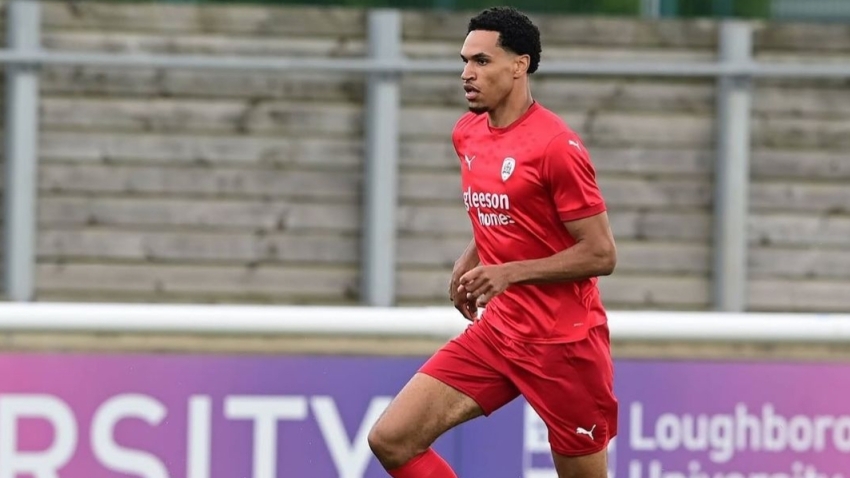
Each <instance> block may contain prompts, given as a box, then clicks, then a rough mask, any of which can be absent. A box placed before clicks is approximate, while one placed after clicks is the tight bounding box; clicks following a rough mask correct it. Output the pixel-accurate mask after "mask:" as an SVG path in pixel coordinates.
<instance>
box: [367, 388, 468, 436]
mask: <svg viewBox="0 0 850 478" xmlns="http://www.w3.org/2000/svg"><path fill="white" fill-rule="evenodd" d="M482 413H483V411H482V409H481V407H480V406H479V405H478V403H476V402H475V400H473V399H472V398H470V397H469V396H467V395H465V394H463V393H462V392H460V391H458V390H457V389H454V388H452V387H450V386H448V385H446V384H445V383H443V382H441V381H439V380H437V379H436V378H434V377H432V376H430V375H426V374H424V373H421V372H419V373H416V374H415V375H413V377H412V378H411V379H410V381H409V382H408V383H407V384H406V385H405V386H404V388H402V389H401V391H400V392H399V393H398V395H396V396H395V398H394V399H393V400H392V401H391V402H390V404H389V406H387V409H386V410H385V411H384V413H383V414H382V415H381V417H380V418H379V419H378V421H377V422H376V423H375V426H374V427H373V429H372V441H373V442H377V443H378V444H383V445H389V446H392V445H393V444H405V445H409V446H411V447H413V448H417V449H418V448H427V447H428V446H429V445H430V444H431V443H433V442H434V441H435V440H436V439H437V438H439V436H440V435H442V434H443V433H445V432H446V431H447V430H449V429H451V428H452V427H454V426H457V425H459V424H461V423H463V422H466V421H469V420H471V419H473V418H475V417H478V416H480V415H481V414H482Z"/></svg>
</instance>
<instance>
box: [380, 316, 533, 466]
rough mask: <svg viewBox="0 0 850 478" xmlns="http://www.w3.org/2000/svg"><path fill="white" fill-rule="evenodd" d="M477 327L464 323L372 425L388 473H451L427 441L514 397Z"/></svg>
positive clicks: (509, 385) (382, 462)
mask: <svg viewBox="0 0 850 478" xmlns="http://www.w3.org/2000/svg"><path fill="white" fill-rule="evenodd" d="M481 329H482V328H480V327H478V326H477V325H473V326H470V327H468V328H467V329H466V331H465V332H464V333H463V334H461V335H460V336H459V337H457V338H456V339H454V340H452V341H450V342H449V343H448V344H446V345H445V346H444V347H442V348H441V349H440V350H439V351H438V352H437V353H435V354H434V356H433V357H431V358H430V359H429V360H428V361H427V362H426V363H425V364H424V365H423V366H422V368H421V369H420V370H419V373H416V374H415V375H414V376H413V378H411V380H410V381H409V382H408V383H407V385H405V386H404V388H403V389H402V390H401V392H399V394H398V395H397V396H396V397H395V398H394V399H393V401H392V402H391V403H390V405H389V406H388V407H387V409H386V410H385V411H384V413H383V414H382V415H381V417H380V418H379V419H378V421H377V422H376V423H375V425H374V426H373V427H372V430H371V432H370V433H369V446H370V447H371V448H372V451H373V453H374V454H375V456H376V457H377V458H378V461H380V463H381V465H382V466H383V467H384V469H386V470H388V471H389V472H390V474H391V475H392V476H395V477H405V478H407V477H410V478H420V477H422V478H425V477H428V478H432V477H433V478H442V477H443V476H446V477H453V476H455V475H454V473H453V472H451V469H450V468H449V467H448V465H446V464H445V462H444V461H443V460H442V459H441V458H440V457H439V456H438V455H436V453H434V452H433V450H432V449H431V448H430V447H431V445H432V444H433V442H434V441H436V440H437V438H439V437H440V435H442V434H443V433H445V432H446V431H448V430H449V429H451V428H453V427H455V426H457V425H459V424H461V423H463V422H466V421H468V420H471V419H473V418H475V417H478V416H480V415H482V414H483V415H489V414H490V413H492V412H493V411H495V410H496V409H498V408H500V407H501V406H502V405H504V404H506V403H508V402H509V401H511V400H513V399H514V398H516V397H517V396H518V394H519V391H518V390H517V389H516V388H515V387H514V386H513V385H512V384H511V383H510V382H508V381H507V379H506V377H505V376H504V375H502V374H500V373H498V372H497V371H496V370H495V369H493V368H492V367H491V366H490V365H489V364H490V363H492V362H491V359H490V357H491V356H492V355H493V353H494V352H493V350H492V348H491V347H490V346H489V344H488V343H487V341H486V338H485V337H483V334H482V333H481V332H482V331H481ZM429 469H433V470H438V471H437V472H431V471H429Z"/></svg>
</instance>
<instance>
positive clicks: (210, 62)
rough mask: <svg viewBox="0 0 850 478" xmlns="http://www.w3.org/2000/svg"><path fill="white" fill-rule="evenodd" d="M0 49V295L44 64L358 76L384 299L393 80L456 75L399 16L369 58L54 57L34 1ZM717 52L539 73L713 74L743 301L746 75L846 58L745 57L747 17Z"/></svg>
mask: <svg viewBox="0 0 850 478" xmlns="http://www.w3.org/2000/svg"><path fill="white" fill-rule="evenodd" d="M7 12H8V17H7V18H8V20H7V21H8V23H9V25H10V27H9V28H8V30H7V35H8V45H9V46H8V48H7V49H5V50H0V63H5V64H6V65H7V68H6V85H7V91H6V103H5V108H6V111H5V115H6V136H5V137H6V142H5V147H6V166H7V174H6V189H5V195H6V196H5V205H4V206H5V210H6V216H5V217H6V224H5V226H6V231H5V233H6V242H5V251H4V253H5V257H4V262H3V267H4V274H3V275H4V279H5V292H6V296H7V298H8V299H10V300H13V301H28V300H32V298H33V291H34V281H33V277H34V276H33V270H34V262H35V251H34V248H35V211H36V209H35V201H36V197H37V191H36V170H37V169H36V165H37V163H38V151H37V144H38V140H37V133H38V124H39V122H38V82H39V73H38V69H39V67H41V66H46V65H78V66H81V65H88V66H121V67H129V68H132V67H155V68H178V67H179V68H181V69H187V68H190V69H215V70H242V71H244V70H253V71H276V72H281V73H282V74H286V73H287V72H291V71H321V72H326V73H352V72H355V73H362V74H364V75H368V89H367V94H366V103H367V104H366V108H365V112H366V122H365V132H364V136H365V138H364V139H365V142H366V158H365V163H364V164H365V171H364V172H365V174H364V178H365V181H364V184H363V195H364V204H363V212H364V214H363V216H364V219H365V224H364V227H363V241H362V242H363V262H362V264H363V266H362V268H361V271H362V287H361V298H362V302H363V303H364V304H367V305H372V306H389V305H392V304H393V303H394V300H395V290H394V284H395V272H396V271H395V251H396V247H395V242H396V238H395V235H396V225H395V222H396V221H395V210H396V205H397V201H398V198H397V178H398V155H399V141H400V138H399V130H398V118H399V116H400V108H401V100H400V95H399V88H400V86H399V85H400V75H401V74H404V73H419V74H453V75H456V74H459V71H460V68H461V65H460V64H459V63H458V62H455V61H433V60H412V59H408V58H405V57H404V56H403V55H402V54H401V44H402V35H401V34H402V32H401V29H402V27H401V24H402V23H401V15H400V12H399V11H397V10H381V9H378V10H371V11H370V12H369V16H368V23H369V25H368V45H369V55H368V57H366V58H360V59H357V58H351V59H309V58H276V57H269V58H266V57H250V58H247V57H225V56H187V55H147V54H132V55H127V54H108V53H80V52H57V51H49V50H44V49H42V48H41V46H40V32H39V26H40V24H41V10H40V5H39V3H38V2H37V1H35V0H11V1H10V2H9V4H8V10H7ZM719 35H720V38H719V48H720V51H719V53H720V54H719V59H718V60H717V61H707V62H640V63H636V62H621V61H617V62H588V61H576V62H557V63H547V64H546V65H545V66H542V67H541V69H540V70H539V72H538V73H535V74H539V75H595V76H601V75H608V76H618V75H629V76H645V77H707V78H715V79H717V82H718V90H717V102H718V108H717V116H716V125H717V128H716V130H717V138H716V144H717V151H716V154H717V161H716V162H715V165H716V168H717V170H716V173H717V174H716V179H717V180H716V181H715V188H716V189H715V194H714V197H715V214H714V271H713V272H714V273H713V303H714V308H715V309H717V310H722V311H742V310H744V309H745V307H746V303H745V298H746V285H747V281H746V279H747V270H746V264H747V260H746V257H747V243H746V231H747V215H748V204H747V199H748V195H749V193H748V184H749V180H748V178H749V148H750V131H749V121H750V109H751V102H752V93H751V83H752V79H753V78H756V77H759V78H764V77H772V78H850V65H847V64H843V65H836V64H807V65H805V67H802V66H797V65H793V64H787V63H776V64H771V63H763V62H756V61H754V60H753V56H752V37H753V32H752V28H751V26H750V25H749V24H747V23H743V22H736V21H726V22H723V23H722V24H721V28H720V29H719Z"/></svg>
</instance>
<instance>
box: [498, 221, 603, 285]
mask: <svg viewBox="0 0 850 478" xmlns="http://www.w3.org/2000/svg"><path fill="white" fill-rule="evenodd" d="M564 226H565V227H566V228H567V231H569V233H570V235H571V236H572V237H573V239H575V241H576V243H575V245H573V246H571V247H568V248H567V249H564V250H563V251H561V252H558V253H555V254H553V255H551V256H549V257H544V258H542V259H534V260H527V261H518V262H509V263H507V264H503V266H504V269H505V275H506V276H507V281H508V283H509V284H540V283H549V282H564V281H576V280H582V279H587V278H590V277H598V276H607V275H610V274H611V273H613V272H614V268H615V267H616V266H617V246H616V244H615V243H614V235H613V234H612V233H611V226H610V225H609V223H608V213H606V212H601V213H599V214H596V215H593V216H590V217H587V218H584V219H576V220H573V221H567V222H564Z"/></svg>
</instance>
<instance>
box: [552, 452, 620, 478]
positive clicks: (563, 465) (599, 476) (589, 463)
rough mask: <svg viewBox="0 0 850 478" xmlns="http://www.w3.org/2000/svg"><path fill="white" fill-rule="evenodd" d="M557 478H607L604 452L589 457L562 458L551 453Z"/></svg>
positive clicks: (606, 459) (606, 462)
mask: <svg viewBox="0 0 850 478" xmlns="http://www.w3.org/2000/svg"><path fill="white" fill-rule="evenodd" d="M552 457H553V458H554V459H555V470H556V471H557V472H558V478H608V453H607V452H606V450H602V451H598V452H596V453H592V454H590V455H583V456H564V455H559V454H557V453H552Z"/></svg>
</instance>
